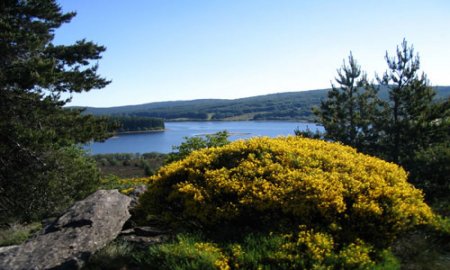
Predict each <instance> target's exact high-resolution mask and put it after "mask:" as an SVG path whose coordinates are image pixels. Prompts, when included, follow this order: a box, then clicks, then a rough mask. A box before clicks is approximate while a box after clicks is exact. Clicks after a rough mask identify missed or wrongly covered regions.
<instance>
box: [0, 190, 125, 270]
mask: <svg viewBox="0 0 450 270" xmlns="http://www.w3.org/2000/svg"><path fill="white" fill-rule="evenodd" d="M130 201H131V199H130V198H129V197H127V196H125V195H122V194H120V193H119V192H118V191H117V190H99V191H97V192H95V193H93V194H91V195H90V196H89V197H87V198H86V199H85V200H82V201H79V202H76V203H75V204H74V205H73V206H72V207H71V208H69V209H68V211H67V212H66V213H64V214H63V215H62V216H61V217H59V218H58V219H57V220H56V221H55V222H54V223H53V224H51V225H50V226H48V227H47V228H46V230H45V231H44V232H43V233H42V234H40V235H37V236H36V237H34V238H32V239H30V240H28V241H27V242H25V243H24V244H22V245H20V246H18V247H16V248H11V249H9V250H7V251H5V252H4V253H1V254H0V269H4V270H8V269H77V268H81V266H82V265H83V263H84V262H85V261H86V260H87V259H88V258H89V256H90V255H91V254H92V253H94V252H95V251H97V250H99V249H101V248H103V247H104V246H106V245H107V244H108V243H109V242H111V241H112V240H114V239H115V238H116V237H117V235H118V234H119V233H120V231H121V230H122V226H123V224H124V223H125V222H126V221H127V220H128V219H129V218H130V214H129V212H128V207H129V204H130Z"/></svg>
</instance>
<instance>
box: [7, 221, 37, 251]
mask: <svg viewBox="0 0 450 270" xmlns="http://www.w3.org/2000/svg"><path fill="white" fill-rule="evenodd" d="M41 228H42V225H41V223H38V222H35V223H30V224H13V225H9V226H8V227H4V228H0V246H11V245H18V244H21V243H23V242H24V241H25V240H27V239H28V238H29V237H30V236H31V235H32V234H33V233H35V232H37V231H39V230H40V229H41Z"/></svg>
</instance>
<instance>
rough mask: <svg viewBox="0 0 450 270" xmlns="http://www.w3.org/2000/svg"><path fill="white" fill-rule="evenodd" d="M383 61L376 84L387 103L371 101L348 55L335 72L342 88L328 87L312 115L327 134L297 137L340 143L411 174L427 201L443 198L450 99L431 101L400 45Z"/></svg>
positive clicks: (408, 50) (409, 51) (415, 64)
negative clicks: (341, 66)
mask: <svg viewBox="0 0 450 270" xmlns="http://www.w3.org/2000/svg"><path fill="white" fill-rule="evenodd" d="M386 61H387V64H388V68H389V69H388V71H386V72H385V73H384V74H383V76H381V77H378V78H377V80H378V83H379V84H380V87H383V88H384V89H387V94H388V97H387V101H381V100H379V99H378V98H376V96H375V95H374V89H373V87H374V86H373V85H370V84H368V83H367V82H366V79H365V77H364V76H363V77H361V78H359V77H360V75H361V71H360V67H359V66H357V65H356V62H355V61H354V59H353V56H352V55H350V57H349V66H348V67H347V66H346V65H345V64H344V66H343V68H342V69H341V70H339V71H338V78H337V82H338V83H339V84H340V85H341V87H340V88H339V89H338V88H335V87H333V90H331V91H330V92H329V94H328V99H327V100H325V101H323V102H322V105H321V106H320V108H317V109H316V110H315V113H316V115H317V116H318V118H319V122H320V123H322V124H323V125H324V128H325V130H326V133H325V134H324V135H320V134H313V133H311V132H309V133H308V132H306V133H301V132H298V134H299V135H302V136H306V137H324V138H326V139H331V140H335V141H340V142H342V143H344V144H347V145H351V146H354V147H356V148H357V149H358V150H359V151H362V152H364V153H369V154H373V155H376V156H379V157H381V158H383V159H386V160H388V161H393V162H395V163H397V164H400V165H402V166H404V167H405V168H406V170H407V171H409V172H410V173H411V174H410V175H411V177H410V181H412V182H413V183H414V184H416V186H417V187H420V188H423V189H424V191H425V193H426V194H427V196H428V198H433V197H435V196H444V197H445V196H446V195H445V194H447V192H448V191H449V187H450V184H449V183H450V182H449V181H450V180H449V178H448V175H449V167H448V165H447V164H448V163H449V161H450V157H449V154H448V152H449V146H450V145H449V143H448V142H449V140H450V132H449V130H450V120H449V119H450V106H449V102H450V98H449V97H447V98H444V99H440V100H436V99H435V95H436V93H435V91H434V90H433V88H432V87H430V86H429V82H428V80H427V77H426V75H425V74H419V68H420V61H419V58H418V56H416V55H415V54H414V50H413V47H412V46H408V44H407V42H406V41H405V40H404V41H403V43H402V44H401V46H400V47H397V51H396V54H395V56H394V57H390V56H389V54H387V53H386ZM360 93H361V94H360Z"/></svg>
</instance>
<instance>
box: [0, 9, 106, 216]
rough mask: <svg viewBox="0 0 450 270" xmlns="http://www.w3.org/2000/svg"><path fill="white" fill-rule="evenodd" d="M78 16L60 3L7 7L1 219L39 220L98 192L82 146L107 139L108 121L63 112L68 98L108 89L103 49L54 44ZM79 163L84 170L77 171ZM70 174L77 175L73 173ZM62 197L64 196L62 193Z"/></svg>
mask: <svg viewBox="0 0 450 270" xmlns="http://www.w3.org/2000/svg"><path fill="white" fill-rule="evenodd" d="M74 16H75V13H73V12H69V13H63V12H62V10H61V7H60V6H59V5H58V4H57V3H56V1H55V0H4V1H1V3H0V219H2V220H6V218H11V217H12V218H14V217H17V218H20V219H33V218H37V217H39V216H42V215H44V214H45V213H48V212H49V211H52V209H54V207H55V206H58V205H59V206H61V207H64V206H65V204H64V203H62V204H60V202H63V201H64V202H69V201H70V199H77V197H79V196H82V195H83V192H88V191H89V190H90V189H92V186H91V185H90V184H89V179H91V180H95V178H96V177H98V175H96V171H95V168H94V167H93V166H91V165H92V164H91V163H89V160H87V159H85V158H84V157H83V154H82V153H81V152H80V151H78V150H74V149H73V146H74V145H75V144H80V143H85V142H88V141H90V140H92V139H97V140H101V139H105V138H106V137H107V136H108V134H107V132H106V131H107V125H106V122H105V121H103V120H101V119H97V118H94V117H92V116H87V115H82V114H81V111H80V110H75V109H73V110H69V109H65V108H63V106H64V105H65V104H66V103H67V102H68V101H69V100H68V99H62V98H61V97H62V94H63V93H81V92H84V91H89V90H91V89H95V88H103V87H104V86H106V85H107V84H108V83H109V81H108V80H106V79H104V78H102V77H100V76H99V75H98V74H97V65H96V61H97V60H98V59H100V58H101V56H100V54H101V53H102V52H103V51H105V48H104V47H103V46H99V45H97V44H95V43H93V42H90V41H86V40H80V41H77V42H76V43H75V44H73V45H67V46H66V45H55V44H53V43H52V41H53V38H54V31H55V29H57V28H58V27H60V26H61V25H62V24H64V23H68V22H70V20H71V19H72V18H73V17H74ZM75 164H78V165H79V166H74V165H75ZM69 170H70V171H69ZM58 193H59V194H58Z"/></svg>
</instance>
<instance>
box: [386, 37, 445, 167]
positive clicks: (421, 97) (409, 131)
mask: <svg viewBox="0 0 450 270" xmlns="http://www.w3.org/2000/svg"><path fill="white" fill-rule="evenodd" d="M386 62H387V65H388V68H389V69H388V70H387V71H386V72H385V73H384V74H383V76H382V77H381V78H378V81H379V83H380V85H383V86H385V87H387V88H388V89H389V103H388V106H387V108H386V111H385V114H386V116H387V117H386V118H385V119H383V121H382V122H383V123H384V125H383V126H382V127H381V130H380V132H383V133H384V134H386V136H385V137H384V138H383V141H382V144H383V147H384V152H385V153H384V154H385V155H386V157H387V158H388V159H389V160H392V161H394V162H396V163H399V164H402V165H403V164H407V162H408V160H410V159H412V158H413V156H414V152H415V151H417V150H418V149H421V148H422V147H424V145H423V142H424V141H426V138H424V136H427V131H426V117H424V116H425V115H426V113H427V111H429V110H430V107H431V105H432V101H433V97H434V96H435V94H436V93H435V91H434V90H433V89H432V88H431V87H430V86H429V83H428V80H427V77H426V75H425V74H423V73H422V74H421V75H419V68H420V61H419V57H418V56H417V55H414V49H413V47H412V46H408V44H407V42H406V40H403V42H402V44H401V47H397V52H396V55H395V56H394V57H390V56H389V55H388V53H386Z"/></svg>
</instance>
